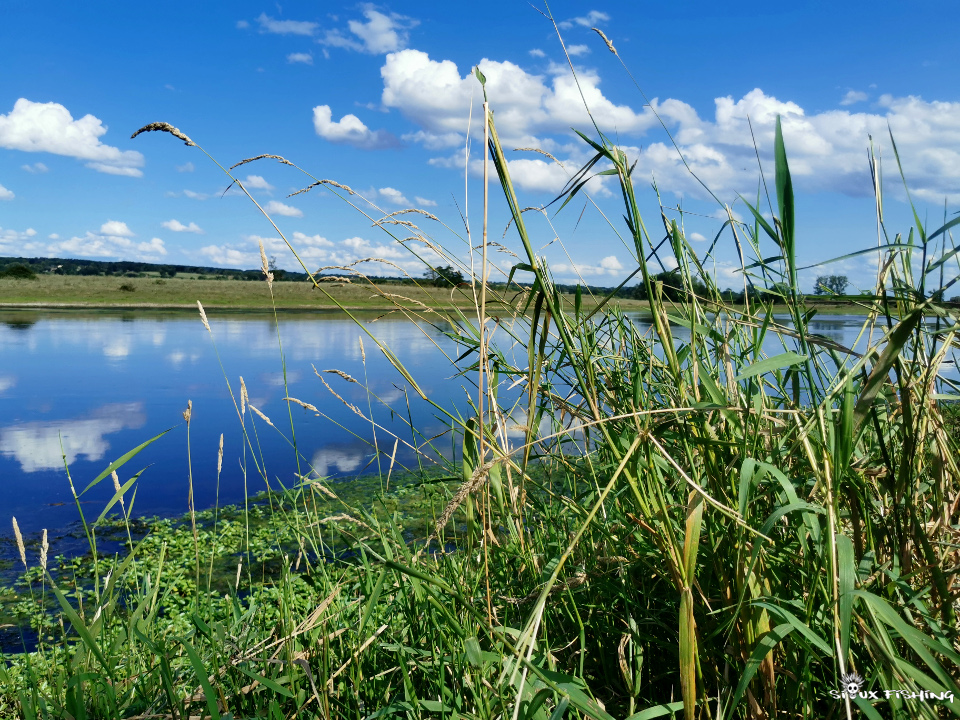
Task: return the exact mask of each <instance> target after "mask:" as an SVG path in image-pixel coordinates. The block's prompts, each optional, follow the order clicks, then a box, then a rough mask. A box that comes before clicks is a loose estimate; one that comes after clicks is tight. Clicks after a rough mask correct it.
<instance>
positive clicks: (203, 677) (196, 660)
mask: <svg viewBox="0 0 960 720" xmlns="http://www.w3.org/2000/svg"><path fill="white" fill-rule="evenodd" d="M180 642H181V643H183V649H184V650H186V651H187V655H188V656H189V657H190V664H191V665H193V671H194V672H195V673H196V674H197V679H198V680H199V681H200V687H201V688H203V696H204V697H205V698H206V699H207V711H208V712H209V713H210V717H212V718H219V717H220V708H219V707H218V706H217V696H216V693H214V692H213V687H212V686H211V685H210V680H209V679H208V678H207V675H209V674H210V673H208V672H207V669H206V668H205V667H204V666H203V661H202V660H201V659H200V654H199V653H198V652H197V651H196V649H195V648H194V647H193V645H191V644H190V643H189V642H188V641H187V640H186V639H182V640H181V641H180Z"/></svg>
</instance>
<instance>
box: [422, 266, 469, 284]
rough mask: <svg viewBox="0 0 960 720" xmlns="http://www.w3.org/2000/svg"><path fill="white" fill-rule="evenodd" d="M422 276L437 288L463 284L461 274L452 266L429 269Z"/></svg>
mask: <svg viewBox="0 0 960 720" xmlns="http://www.w3.org/2000/svg"><path fill="white" fill-rule="evenodd" d="M423 276H424V277H425V278H426V279H427V280H429V281H430V282H431V283H433V284H434V285H436V286H437V287H449V286H451V285H453V286H456V285H459V284H460V283H462V282H464V279H463V273H462V272H460V271H459V270H457V269H456V268H455V267H453V266H452V265H441V266H438V267H435V268H429V269H428V270H427V271H426V272H424V273H423Z"/></svg>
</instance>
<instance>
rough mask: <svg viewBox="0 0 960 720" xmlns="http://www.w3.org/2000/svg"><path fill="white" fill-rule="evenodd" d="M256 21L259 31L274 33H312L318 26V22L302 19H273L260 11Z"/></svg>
mask: <svg viewBox="0 0 960 720" xmlns="http://www.w3.org/2000/svg"><path fill="white" fill-rule="evenodd" d="M257 22H258V23H260V32H265V33H273V34H274V35H313V34H314V33H315V32H316V30H317V28H318V27H320V25H319V24H318V23H315V22H306V21H304V20H275V19H273V18H272V17H270V16H269V15H267V14H266V13H261V14H260V17H258V18H257Z"/></svg>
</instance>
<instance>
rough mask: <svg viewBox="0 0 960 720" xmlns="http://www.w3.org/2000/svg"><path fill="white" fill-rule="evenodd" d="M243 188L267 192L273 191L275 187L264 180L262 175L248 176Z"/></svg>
mask: <svg viewBox="0 0 960 720" xmlns="http://www.w3.org/2000/svg"><path fill="white" fill-rule="evenodd" d="M243 186H244V187H245V188H247V190H266V191H267V192H269V191H270V190H273V185H271V184H270V183H268V182H267V181H266V180H264V179H263V176H262V175H247V179H246V180H244V181H243Z"/></svg>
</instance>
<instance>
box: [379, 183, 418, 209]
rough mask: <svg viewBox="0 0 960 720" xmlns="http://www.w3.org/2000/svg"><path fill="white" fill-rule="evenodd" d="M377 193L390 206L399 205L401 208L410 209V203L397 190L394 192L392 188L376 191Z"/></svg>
mask: <svg viewBox="0 0 960 720" xmlns="http://www.w3.org/2000/svg"><path fill="white" fill-rule="evenodd" d="M377 193H378V194H379V195H380V197H381V198H382V199H383V200H385V201H386V202H388V203H390V204H391V205H401V206H403V207H410V201H409V200H407V199H406V198H405V197H404V196H403V193H402V192H400V191H399V190H396V189H395V188H392V187H385V188H380V189H379V190H377Z"/></svg>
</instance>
